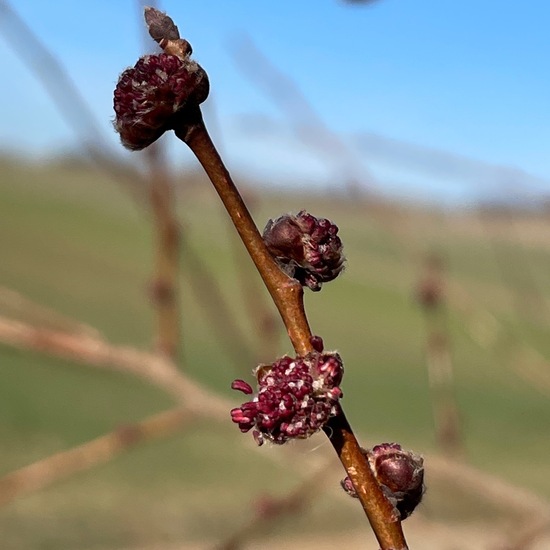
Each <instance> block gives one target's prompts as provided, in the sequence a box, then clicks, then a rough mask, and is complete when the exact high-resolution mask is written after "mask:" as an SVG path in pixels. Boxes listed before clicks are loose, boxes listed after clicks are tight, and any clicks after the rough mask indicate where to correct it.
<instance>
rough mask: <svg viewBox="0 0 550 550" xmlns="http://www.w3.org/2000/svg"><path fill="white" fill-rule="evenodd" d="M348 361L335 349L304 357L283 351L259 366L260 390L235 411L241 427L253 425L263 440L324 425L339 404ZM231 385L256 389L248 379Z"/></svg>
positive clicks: (306, 434) (258, 439) (282, 439)
mask: <svg viewBox="0 0 550 550" xmlns="http://www.w3.org/2000/svg"><path fill="white" fill-rule="evenodd" d="M343 374H344V367H343V365H342V360H341V359H340V356H339V355H338V354H337V353H335V352H326V353H319V352H311V353H309V354H308V355H306V356H304V357H294V358H293V357H289V356H284V357H281V358H280V359H278V360H277V361H275V363H273V364H272V365H260V366H259V367H257V369H256V370H255V375H256V377H257V379H258V393H257V395H256V396H255V397H254V398H253V399H252V401H248V402H246V403H243V404H242V405H241V406H240V407H237V408H235V409H233V410H232V411H231V419H232V420H233V422H235V423H236V424H238V425H239V428H240V429H241V431H242V432H248V431H250V430H252V429H253V435H254V438H255V439H256V442H257V443H258V445H262V444H263V442H264V440H266V439H267V440H268V441H271V442H273V443H276V444H283V443H286V442H287V441H288V440H289V439H305V438H307V437H309V436H310V435H312V434H314V433H315V432H317V431H319V430H320V429H321V428H322V427H323V426H324V425H325V424H326V422H327V421H328V419H329V418H330V417H331V416H335V415H336V414H337V410H338V400H339V399H340V398H341V397H342V390H341V389H340V383H341V382H342V376H343ZM231 387H232V388H233V389H235V390H239V391H242V392H243V393H245V394H248V395H250V394H252V393H253V390H252V387H251V386H250V385H249V384H248V383H247V382H245V381H244V380H235V381H234V382H233V384H232V385H231Z"/></svg>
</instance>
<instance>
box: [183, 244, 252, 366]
mask: <svg viewBox="0 0 550 550" xmlns="http://www.w3.org/2000/svg"><path fill="white" fill-rule="evenodd" d="M183 257H184V258H185V259H186V260H187V265H188V266H189V268H188V269H186V270H185V271H184V273H183V276H184V277H185V278H186V279H187V280H188V281H189V284H190V288H191V289H192V290H193V292H194V293H195V295H196V296H197V298H198V299H199V300H200V303H201V306H202V312H203V313H204V314H205V315H206V316H208V320H209V323H210V325H211V326H212V328H213V330H214V331H215V333H216V341H217V342H219V343H220V345H222V346H223V347H224V348H225V350H226V351H227V353H228V355H229V356H230V357H231V359H232V361H233V364H234V365H235V368H236V370H237V372H242V368H243V367H245V368H246V372H249V371H250V369H251V368H252V367H253V365H254V364H255V357H254V354H253V352H252V350H251V348H250V345H249V344H248V341H247V338H246V336H245V335H244V334H243V332H242V330H241V329H240V327H239V325H238V324H237V323H236V322H235V320H234V318H233V316H232V314H231V311H230V310H229V308H228V305H227V301H226V299H225V297H224V296H223V294H222V292H221V290H220V288H219V285H218V282H217V281H216V280H215V278H214V277H213V276H212V274H211V273H210V271H209V269H208V268H207V266H206V265H205V264H204V262H203V260H202V258H201V257H200V255H199V254H198V253H197V252H195V250H194V249H193V247H192V246H191V244H190V243H187V242H185V240H184V241H183Z"/></svg>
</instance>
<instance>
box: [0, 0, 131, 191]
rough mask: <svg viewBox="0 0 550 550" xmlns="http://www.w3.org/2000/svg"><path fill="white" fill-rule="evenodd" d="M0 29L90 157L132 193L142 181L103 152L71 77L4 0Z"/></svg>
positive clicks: (0, 6)
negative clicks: (137, 183) (138, 182)
mask: <svg viewBox="0 0 550 550" xmlns="http://www.w3.org/2000/svg"><path fill="white" fill-rule="evenodd" d="M0 30H1V31H2V33H3V34H4V35H5V36H6V38H7V41H8V44H9V45H10V46H11V47H12V48H13V49H14V51H15V52H16V54H17V55H18V56H19V57H20V58H21V60H22V61H23V62H24V63H25V64H26V65H27V66H28V67H29V69H30V70H31V71H32V73H33V74H34V75H35V76H36V78H37V79H38V80H39V81H40V82H41V83H42V85H43V86H44V89H45V90H46V92H47V93H48V95H49V96H50V98H51V99H52V101H53V102H54V104H55V106H56V107H57V109H58V111H59V113H60V115H61V116H62V117H63V119H64V120H65V121H66V122H67V124H68V125H69V126H70V127H71V128H72V129H73V131H74V132H75V135H76V136H77V137H78V139H79V140H80V141H81V143H82V144H83V146H84V149H85V150H86V152H87V153H88V155H89V156H90V158H91V159H92V160H93V161H94V162H95V163H96V165H97V166H98V167H99V168H101V169H102V170H103V171H104V172H105V173H106V174H108V175H109V176H111V177H114V178H115V180H117V181H118V182H119V183H122V184H124V185H125V187H126V188H127V190H129V191H131V192H132V193H133V192H134V191H135V187H136V182H137V181H139V180H140V179H142V177H141V175H140V174H139V172H137V171H136V170H134V169H133V168H132V167H130V166H129V165H127V164H124V163H122V162H121V160H120V159H119V158H118V157H117V156H116V155H113V154H112V153H111V152H109V151H108V150H107V148H106V147H105V139H104V136H103V132H102V131H101V130H100V128H99V126H98V125H97V123H96V119H95V116H94V114H93V112H92V111H91V109H90V108H89V106H88V103H87V102H86V100H85V99H84V97H83V96H82V94H81V93H80V91H79V90H78V88H77V87H76V85H75V84H74V82H73V80H72V79H71V77H70V76H69V74H68V73H67V71H66V70H65V69H64V67H63V66H62V64H61V63H60V62H59V60H58V59H57V57H56V56H55V55H54V54H53V53H52V52H51V51H49V50H48V48H47V47H46V45H45V44H43V43H42V42H41V40H40V39H39V38H38V36H36V34H35V33H34V32H33V31H32V29H31V28H30V27H29V26H28V25H27V23H26V22H25V21H24V20H23V19H22V18H21V17H20V16H19V15H18V14H17V12H16V11H15V10H14V9H13V8H12V7H11V6H10V4H9V2H7V0H0Z"/></svg>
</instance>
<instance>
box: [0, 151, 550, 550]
mask: <svg viewBox="0 0 550 550" xmlns="http://www.w3.org/2000/svg"><path fill="white" fill-rule="evenodd" d="M1 170H2V177H1V178H0V251H1V253H2V258H1V261H0V285H1V286H4V287H8V288H11V289H14V290H16V291H18V292H20V293H22V294H23V295H25V296H27V297H29V298H30V299H32V300H34V301H36V302H38V303H40V304H43V305H45V306H48V307H51V308H53V309H55V310H57V311H59V312H60V313H63V314H65V315H67V316H70V317H73V318H75V319H78V320H79V321H81V322H85V323H88V324H90V325H92V326H94V327H96V328H98V329H99V330H100V331H101V332H102V333H103V334H104V335H105V336H106V337H107V338H108V339H110V340H111V341H112V342H115V343H121V344H131V345H135V346H137V347H139V348H142V349H147V348H149V347H150V346H151V341H152V330H153V317H152V312H151V307H150V304H149V303H148V300H147V298H146V290H147V284H148V279H149V276H150V272H151V262H152V257H153V251H152V234H151V227H150V216H149V213H148V211H147V206H146V203H144V202H142V201H140V200H135V198H132V197H131V196H130V194H128V193H127V192H126V190H124V189H122V188H121V187H120V186H118V185H117V184H115V183H114V182H112V181H109V180H108V179H106V178H104V177H102V176H101V175H99V174H98V173H96V172H93V171H90V170H86V169H83V168H81V167H79V166H78V165H75V166H73V167H67V166H65V167H60V166H57V167H55V166H49V167H48V166H44V167H37V166H26V167H25V166H22V165H20V164H16V163H10V162H6V161H5V162H3V164H2V167H1ZM179 194H180V200H179V210H180V213H181V219H182V221H183V222H184V230H185V232H186V235H187V236H188V240H189V246H191V247H192V249H193V251H194V252H195V253H198V254H199V255H200V257H201V259H202V261H203V262H205V264H206V265H207V266H209V267H210V268H211V269H212V274H213V275H214V276H215V277H216V279H217V281H218V283H219V285H220V290H221V292H222V293H223V295H224V297H225V299H226V300H227V302H228V304H229V307H230V308H231V310H232V311H233V312H234V316H235V322H236V323H237V324H238V326H239V327H240V329H241V330H242V331H243V333H244V334H245V337H246V339H247V343H248V344H249V345H251V346H254V345H255V344H256V341H255V337H254V334H255V333H254V327H255V326H256V324H257V320H256V319H249V318H247V314H246V308H245V306H244V305H243V300H242V291H241V279H240V276H239V269H252V268H251V263H250V261H249V260H248V259H247V258H246V257H245V256H244V255H237V256H236V255H235V247H234V246H233V244H232V240H231V239H232V233H231V231H229V229H228V221H227V219H226V217H225V215H224V214H223V213H222V212H221V208H220V206H219V204H218V201H217V199H216V197H215V196H214V193H213V191H211V190H210V188H209V187H208V186H207V184H206V183H204V186H202V187H201V186H199V187H197V186H192V187H189V186H186V185H185V181H183V180H182V182H181V188H180V189H179ZM300 208H308V209H309V210H310V211H311V212H313V213H314V214H316V215H319V216H324V217H330V218H331V219H333V220H334V221H335V222H336V223H338V225H339V226H340V228H341V236H342V239H343V241H344V244H345V249H346V253H347V257H348V266H347V269H346V272H345V274H344V276H343V277H342V278H341V279H340V280H338V281H337V282H335V283H333V284H330V285H326V287H325V288H324V289H323V291H322V292H321V293H318V294H312V293H309V294H308V295H307V309H308V313H309V315H310V321H311V325H312V327H313V330H314V332H315V333H316V334H319V335H321V336H323V338H324V340H325V345H326V347H328V348H337V349H338V350H339V351H340V353H341V354H342V357H343V358H344V361H345V366H346V378H345V382H344V392H345V399H344V405H345V408H346V411H347V414H348V416H349V418H350V420H351V422H352V424H353V426H354V427H355V428H356V430H357V431H358V432H359V433H362V434H365V436H367V437H368V438H369V440H371V441H372V440H378V441H381V440H395V441H399V442H401V443H402V444H403V445H405V446H408V447H411V448H414V449H415V450H417V451H419V452H429V451H430V450H433V449H434V437H433V428H432V419H431V406H430V402H429V392H428V383H427V374H426V367H425V359H424V338H425V334H424V322H423V317H422V314H421V312H420V311H419V309H418V306H417V305H416V304H415V303H414V300H413V299H412V288H413V286H414V284H415V281H416V279H417V277H418V275H419V273H420V262H421V259H422V257H423V255H424V254H425V253H426V252H429V251H438V252H440V253H442V254H443V255H444V256H445V257H446V259H447V262H448V265H449V277H450V280H451V287H452V289H460V290H461V292H467V295H468V296H469V298H468V299H469V300H470V301H471V304H473V305H472V307H473V309H472V310H471V313H470V314H468V315H465V314H464V312H461V311H459V310H457V309H450V311H449V313H448V322H449V327H450V331H451V339H452V347H453V359H454V367H455V377H456V392H457V399H458V402H459V405H460V408H461V414H462V417H463V421H464V427H465V437H466V444H467V451H468V459H469V460H470V461H471V462H472V463H473V464H475V465H477V466H479V467H480V468H482V469H485V470H487V471H490V472H492V473H494V474H497V475H499V476H502V477H504V478H505V479H508V480H510V481H513V482H515V483H518V484H521V485H524V486H525V487H528V488H531V489H533V490H536V491H537V492H538V493H540V494H543V495H546V496H547V497H549V498H550V465H549V463H548V460H547V457H548V456H549V454H550V439H549V438H548V437H547V434H548V429H549V427H550V406H549V399H548V397H549V395H550V393H549V391H548V388H545V387H544V386H543V385H542V384H538V383H535V384H533V383H529V382H528V381H527V380H526V379H525V378H523V377H521V376H519V375H518V372H517V370H515V369H514V366H515V365H514V362H513V359H514V357H515V353H516V351H517V349H518V346H517V345H516V343H515V342H516V340H517V341H523V342H528V343H529V345H532V346H534V347H535V348H536V349H537V350H538V351H539V352H540V353H541V354H542V355H543V356H546V357H548V356H550V339H549V338H548V327H549V323H550V321H549V316H548V311H547V305H548V303H549V302H548V300H549V298H550V282H549V279H548V277H547V273H548V272H549V270H550V254H549V249H548V246H549V244H548V243H547V242H546V240H545V239H544V238H540V236H539V234H540V232H541V230H542V229H543V228H544V226H545V223H546V220H544V219H543V218H537V219H532V218H525V216H523V218H522V219H520V220H519V221H516V222H515V224H516V225H515V226H514V227H515V229H514V230H510V229H509V227H510V226H509V225H508V224H506V223H504V222H503V221H502V220H500V219H488V221H486V222H483V223H481V222H480V220H479V218H478V217H477V216H476V215H475V214H474V213H454V214H452V215H447V216H443V215H442V214H441V213H437V212H430V211H427V210H425V209H421V208H415V209H413V208H404V207H403V208H398V207H389V208H384V209H382V207H381V206H380V205H370V206H368V207H365V205H361V204H359V203H358V202H357V201H356V202H354V203H349V202H346V201H343V200H339V199H336V198H334V197H330V198H322V197H308V196H305V195H304V196H299V195H288V196H280V195H278V196H276V197H275V196H273V197H266V198H265V199H262V201H261V202H259V203H258V204H257V207H256V209H255V217H256V219H257V220H258V225H261V226H263V224H264V223H265V221H266V220H267V219H268V218H269V217H275V216H277V215H279V214H280V213H282V212H284V211H289V210H293V211H297V210H299V209H300ZM487 234H489V235H490V236H491V240H490V242H491V243H492V244H490V243H489V241H488V240H487V239H486V238H485V236H486V235H487ZM530 235H531V237H530ZM533 235H536V236H537V237H536V238H534V237H533ZM188 269H194V267H193V266H192V265H187V255H186V254H185V253H184V254H183V257H182V270H183V271H185V270H188ZM255 292H257V298H256V299H258V300H259V299H263V300H266V293H265V291H264V290H263V289H262V288H261V287H260V285H258V288H257V289H256V290H255ZM460 296H463V294H456V296H455V303H456V302H458V303H459V305H460V300H461V298H460ZM457 297H458V298H457ZM472 312H473V313H472ZM487 312H490V313H491V315H494V319H495V320H496V321H494V320H493V321H492V324H491V323H489V324H486V325H483V326H477V328H476V327H475V326H473V325H472V319H486V318H487ZM0 313H3V314H6V315H20V314H21V313H20V312H17V311H14V310H13V309H10V308H9V307H8V306H7V305H6V304H3V303H2V302H1V301H0ZM182 319H183V349H184V352H183V354H182V358H181V361H182V364H184V365H185V367H184V368H185V369H186V370H187V371H188V372H189V373H190V374H192V375H193V376H194V377H195V378H197V379H198V380H200V381H201V382H203V383H205V384H207V385H208V386H210V387H211V388H212V389H214V390H216V391H219V392H223V393H224V394H225V395H231V392H230V391H229V390H228V387H229V384H230V382H231V380H232V379H233V378H234V377H235V376H236V375H239V376H243V373H244V374H246V373H248V372H249V371H250V369H251V368H252V367H253V366H254V365H251V364H247V363H246V362H245V361H244V360H243V364H240V365H235V364H234V361H233V360H232V359H231V357H229V356H228V353H227V351H226V350H225V349H224V348H223V346H222V345H221V344H220V342H219V340H218V339H217V337H216V335H215V333H214V331H213V329H212V328H211V326H210V324H209V321H208V316H207V315H206V314H205V311H204V307H203V306H202V304H201V302H200V300H199V299H198V298H197V296H196V294H194V292H193V291H192V289H191V288H190V286H189V282H188V279H187V278H186V277H185V276H183V275H182ZM495 327H497V329H498V327H501V328H502V327H503V328H504V330H505V332H502V331H501V332H498V330H497V329H495ZM475 330H478V331H479V332H480V333H481V332H483V331H484V330H485V331H487V330H489V331H491V330H492V331H493V333H492V336H493V341H494V342H496V343H495V345H494V346H493V345H490V346H489V348H487V347H483V346H480V344H479V343H478V342H477V341H476V337H475V336H476V333H475ZM495 330H497V332H495ZM472 331H473V336H474V337H473V338H472ZM283 336H284V335H283V331H281V338H280V344H279V353H280V354H283V353H287V352H290V346H289V344H288V342H287V341H286V340H285V339H284V337H283ZM478 340H479V339H478ZM254 353H256V354H257V356H258V360H263V361H270V360H272V359H273V358H272V357H266V356H264V355H262V351H261V350H259V349H257V344H256V347H255V351H254ZM232 398H233V399H234V401H235V403H237V402H238V400H239V398H238V396H234V395H233V396H232ZM171 403H172V401H171V399H170V398H169V397H167V396H166V395H164V394H163V393H162V392H161V391H159V390H158V389H155V388H153V387H150V386H148V385H146V384H145V383H143V382H140V381H138V380H135V379H133V378H131V377H129V376H123V375H120V374H115V373H107V372H103V371H96V370H94V369H92V368H86V367H83V366H78V365H75V364H72V363H71V362H69V361H62V360H59V359H55V358H50V357H45V356H43V355H40V354H36V353H31V352H22V351H16V350H14V349H12V348H10V347H7V346H2V345H0V419H1V420H0V444H1V448H2V452H1V453H0V474H4V473H7V472H9V471H11V470H12V469H14V468H17V467H20V466H23V465H25V464H28V463H30V462H32V461H34V460H37V459H39V458H41V457H44V456H47V455H48V454H50V453H52V452H54V451H56V450H60V449H65V448H69V447H70V446H73V445H75V444H78V443H80V442H84V441H86V440H88V439H89V438H92V437H95V436H98V435H100V434H102V433H105V432H107V431H109V430H111V429H113V428H115V427H116V426H118V425H121V424H124V423H127V422H131V421H135V420H139V419H141V418H144V417H146V416H147V415H150V414H152V413H154V412H156V411H161V410H165V409H167V408H168V407H170V405H171ZM244 439H250V438H247V437H246V436H243V435H241V434H240V433H239V432H238V430H237V429H236V428H235V427H234V426H233V425H232V424H231V422H230V421H229V416H228V421H227V423H226V424H224V425H211V424H206V423H197V424H195V425H193V427H192V428H191V429H190V430H188V431H186V432H185V433H182V434H180V435H177V436H174V437H173V438H170V439H169V440H165V441H161V442H159V443H154V444H150V445H145V446H142V447H139V448H137V449H136V450H134V451H132V452H130V453H128V454H126V455H124V456H122V457H120V458H119V459H117V460H115V461H113V462H112V463H110V464H108V465H107V466H105V467H101V468H97V469H95V470H91V471H89V472H87V473H85V474H82V475H79V476H75V477H74V478H72V479H70V480H68V481H64V482H62V483H60V484H58V485H55V486H53V487H51V488H49V489H47V490H44V491H42V492H39V493H36V494H34V495H32V496H29V497H24V498H21V499H19V500H18V501H17V502H14V503H12V504H11V505H9V506H7V507H5V508H3V509H0V531H1V532H2V541H3V542H2V548H3V549H9V550H16V549H17V550H19V549H30V548H33V549H34V548H37V549H38V548H39V549H60V548H63V549H77V548H78V549H80V548H89V549H100V548H105V549H106V548H122V547H126V546H128V547H130V546H131V545H132V544H135V545H137V544H146V543H149V542H151V543H152V542H155V541H182V540H187V541H189V540H194V539H199V540H200V539H202V538H204V537H205V536H206V537H208V538H216V537H218V536H223V534H228V533H230V532H231V531H232V529H234V528H235V527H236V526H237V525H239V524H240V523H241V522H245V521H246V517H247V516H248V514H249V513H250V512H249V511H250V509H251V499H252V498H253V497H254V496H257V495H258V494H259V493H260V492H265V491H269V490H276V491H278V492H283V491H284V490H285V488H290V487H292V486H293V485H294V484H295V483H296V481H297V476H296V474H295V472H294V471H293V469H292V466H290V467H289V465H288V464H287V465H286V466H283V465H279V466H278V465H276V464H274V462H273V461H271V460H265V458H263V457H262V456H261V455H262V453H265V454H276V453H278V452H279V450H278V449H277V448H271V449H270V448H265V449H262V450H261V452H260V453H255V452H251V450H250V445H247V446H244V445H242V442H243V440H244ZM318 444H319V445H320V446H321V447H322V448H323V451H324V450H326V449H325V447H326V445H327V444H326V443H325V442H324V440H323V438H320V439H319V440H318ZM297 447H298V448H297V449H296V450H297V452H299V453H300V452H301V451H300V447H299V446H298V445H297ZM308 449H309V448H308ZM315 453H316V451H313V452H312V451H310V450H307V451H306V449H305V447H304V451H303V460H304V461H307V460H310V459H311V460H312V462H313V461H314V459H315V457H316V454H315ZM335 475H336V477H338V476H339V475H340V472H338V471H337V472H335ZM330 494H331V493H321V494H320V495H319V496H318V498H316V500H315V505H314V506H313V507H312V509H311V510H310V511H309V512H308V514H306V515H305V517H303V518H299V519H296V520H294V521H292V522H288V521H287V523H285V529H288V530H289V531H293V530H298V529H304V528H315V529H317V530H319V529H321V530H322V529H328V530H331V529H335V528H349V527H354V526H361V525H362V521H363V519H362V517H361V515H360V513H359V511H358V510H356V508H357V507H353V506H350V505H349V504H346V503H345V501H344V502H342V503H340V501H338V506H337V507H335V503H334V502H333V499H332V497H331V496H330ZM450 494H451V495H452V498H449V495H450ZM478 500H479V499H478V498H473V497H469V496H467V495H461V494H455V493H449V489H448V488H446V487H444V486H440V484H435V485H434V487H433V490H431V491H429V492H428V494H427V497H426V503H425V505H424V510H425V513H426V514H427V515H428V516H430V517H432V518H435V519H441V520H445V521H451V522H452V521H455V522H456V521H462V520H466V519H479V518H480V517H487V516H488V515H490V514H491V513H492V512H491V511H490V510H488V509H486V507H484V506H483V505H482V504H476V503H477V501H478ZM352 504H353V503H352ZM411 521H414V519H413V520H411Z"/></svg>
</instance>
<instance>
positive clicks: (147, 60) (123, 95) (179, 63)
mask: <svg viewBox="0 0 550 550" xmlns="http://www.w3.org/2000/svg"><path fill="white" fill-rule="evenodd" d="M208 91H209V83H208V77H207V75H206V73H205V71H204V70H203V69H202V68H201V66H200V65H198V64H197V63H195V62H194V61H191V60H190V59H189V58H188V57H185V58H184V59H180V58H179V57H177V56H175V55H170V54H166V53H161V54H159V55H145V56H143V57H142V58H140V59H139V61H138V62H137V63H136V65H135V66H134V67H133V68H129V69H126V70H125V71H124V72H123V73H122V75H121V76H120V78H119V81H118V84H117V86H116V88H115V93H114V109H115V114H116V118H115V122H114V126H115V129H116V131H117V132H118V133H119V134H120V139H121V141H122V144H123V145H124V146H125V147H127V148H128V149H132V150H139V149H144V148H145V147H147V146H148V145H151V143H153V142H154V141H155V140H157V139H158V138H159V137H160V136H161V135H162V134H163V133H164V132H165V131H166V130H169V129H171V128H172V126H173V120H174V114H175V113H177V112H178V111H181V110H182V109H183V108H184V107H185V106H186V105H188V104H190V103H193V104H195V105H199V104H200V103H202V102H203V101H204V100H205V99H206V98H207V97H208Z"/></svg>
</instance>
